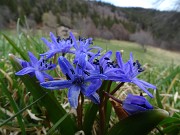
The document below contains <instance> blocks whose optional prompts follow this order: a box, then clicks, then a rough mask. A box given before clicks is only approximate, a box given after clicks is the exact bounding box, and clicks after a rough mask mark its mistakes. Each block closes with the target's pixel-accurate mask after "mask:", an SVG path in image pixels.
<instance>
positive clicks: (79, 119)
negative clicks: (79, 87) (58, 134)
mask: <svg viewBox="0 0 180 135" xmlns="http://www.w3.org/2000/svg"><path fill="white" fill-rule="evenodd" d="M83 103H84V96H83V94H82V93H80V95H79V99H78V107H77V122H78V123H77V124H78V128H79V129H82V115H83V114H82V113H83Z"/></svg>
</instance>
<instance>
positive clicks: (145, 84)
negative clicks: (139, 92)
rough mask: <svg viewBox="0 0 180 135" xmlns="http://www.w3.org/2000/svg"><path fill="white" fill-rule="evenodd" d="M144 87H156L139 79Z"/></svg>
mask: <svg viewBox="0 0 180 135" xmlns="http://www.w3.org/2000/svg"><path fill="white" fill-rule="evenodd" d="M139 81H140V82H141V83H142V84H143V85H144V86H145V87H146V88H151V89H156V86H154V85H152V84H150V83H148V82H145V81H143V80H139Z"/></svg>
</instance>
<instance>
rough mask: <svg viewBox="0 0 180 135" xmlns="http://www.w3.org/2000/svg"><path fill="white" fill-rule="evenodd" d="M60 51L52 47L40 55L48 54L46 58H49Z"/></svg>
mask: <svg viewBox="0 0 180 135" xmlns="http://www.w3.org/2000/svg"><path fill="white" fill-rule="evenodd" d="M58 51H59V50H55V49H52V50H49V51H47V52H46V53H43V54H40V56H46V59H49V58H51V57H53V56H54V55H55V54H56V53H58Z"/></svg>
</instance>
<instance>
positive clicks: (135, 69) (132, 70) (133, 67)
mask: <svg viewBox="0 0 180 135" xmlns="http://www.w3.org/2000/svg"><path fill="white" fill-rule="evenodd" d="M116 59H117V64H118V66H119V68H120V69H122V72H119V74H118V73H117V75H118V76H119V78H118V77H117V80H116V81H121V82H132V83H134V84H136V85H137V86H138V87H139V88H140V89H142V90H143V91H144V92H146V93H147V94H148V95H149V96H150V97H153V95H152V94H151V93H150V92H149V91H148V90H147V89H148V88H151V89H156V86H154V85H152V84H150V83H147V82H145V81H143V80H139V79H138V78H136V76H137V75H139V74H140V73H141V72H142V71H144V70H143V68H142V67H141V64H140V63H139V61H136V62H134V61H133V56H132V53H130V59H129V60H128V61H127V62H126V63H124V62H123V60H122V57H121V54H120V52H116Z"/></svg>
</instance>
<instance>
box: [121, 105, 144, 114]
mask: <svg viewBox="0 0 180 135" xmlns="http://www.w3.org/2000/svg"><path fill="white" fill-rule="evenodd" d="M122 107H123V109H124V110H126V112H127V113H128V114H134V113H137V112H141V111H146V110H147V109H146V108H143V107H141V106H138V105H134V104H128V103H124V104H123V106H122Z"/></svg>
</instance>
